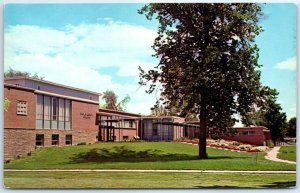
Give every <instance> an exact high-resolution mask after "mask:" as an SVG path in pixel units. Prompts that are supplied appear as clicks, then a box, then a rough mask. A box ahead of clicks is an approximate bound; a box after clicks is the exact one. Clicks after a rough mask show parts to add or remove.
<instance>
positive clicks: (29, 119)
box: [4, 87, 36, 129]
mask: <svg viewBox="0 0 300 193" xmlns="http://www.w3.org/2000/svg"><path fill="white" fill-rule="evenodd" d="M4 96H5V97H7V98H8V99H9V101H10V105H9V108H8V111H7V112H4V128H6V129H9V128H13V129H15V128H22V129H35V116H36V113H35V111H36V95H35V94H34V91H33V90H30V89H19V88H13V87H5V88H4ZM18 101H26V102H27V109H28V111H27V115H17V102H18ZM20 123H22V124H20Z"/></svg>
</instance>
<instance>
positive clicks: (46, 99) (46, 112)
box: [44, 96, 50, 120]
mask: <svg viewBox="0 0 300 193" xmlns="http://www.w3.org/2000/svg"><path fill="white" fill-rule="evenodd" d="M44 120H50V97H49V96H45V97H44Z"/></svg>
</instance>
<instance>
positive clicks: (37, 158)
mask: <svg viewBox="0 0 300 193" xmlns="http://www.w3.org/2000/svg"><path fill="white" fill-rule="evenodd" d="M197 152H198V147H197V146H194V145H189V144H183V143H179V142H135V143H133V142H127V143H126V142H123V143H99V144H92V145H84V146H69V147H50V148H42V149H38V150H36V151H34V152H33V153H32V155H31V156H28V157H24V158H21V159H19V160H15V161H13V162H11V163H9V164H5V165H4V167H5V168H7V169H205V170H296V165H294V164H287V163H279V162H273V161H269V160H265V159H264V155H265V153H259V154H258V156H257V160H256V155H257V154H256V153H244V152H243V153H242V152H241V153H237V152H231V151H225V150H218V149H213V148H207V152H208V155H209V159H207V160H199V159H197Z"/></svg>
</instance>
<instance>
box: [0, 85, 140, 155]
mask: <svg viewBox="0 0 300 193" xmlns="http://www.w3.org/2000/svg"><path fill="white" fill-rule="evenodd" d="M37 94H38V93H36V92H35V90H34V89H28V88H24V87H20V86H14V85H5V88H4V95H5V97H7V98H8V100H9V101H10V105H9V108H8V111H7V112H5V114H4V159H5V160H11V159H15V158H17V157H20V156H25V155H27V154H28V153H30V152H32V151H34V149H35V148H36V135H42V136H43V146H45V147H47V146H52V135H55V134H56V135H58V136H59V142H58V145H59V146H65V145H66V135H72V145H76V144H78V143H86V144H90V143H95V142H98V134H99V125H98V124H99V123H98V121H97V119H98V116H99V113H100V114H101V113H105V114H109V115H120V116H126V117H133V118H134V117H140V115H136V114H131V113H125V112H119V111H113V110H106V109H101V110H100V112H99V104H98V103H97V102H96V101H95V102H93V101H90V102H88V101H86V100H84V101H81V100H76V99H71V116H70V117H71V130H60V129H37V128H36V117H37V115H36V108H37ZM17 101H25V102H27V115H18V114H17ZM134 125H136V127H133V128H115V138H116V139H115V140H116V141H121V140H125V138H127V137H128V139H129V140H130V139H133V138H134V137H135V136H137V135H138V134H137V125H138V122H136V123H135V124H134ZM104 135H105V133H104Z"/></svg>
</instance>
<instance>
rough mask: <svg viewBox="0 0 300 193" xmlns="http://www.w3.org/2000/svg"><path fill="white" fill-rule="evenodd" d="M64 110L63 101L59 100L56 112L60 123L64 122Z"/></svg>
mask: <svg viewBox="0 0 300 193" xmlns="http://www.w3.org/2000/svg"><path fill="white" fill-rule="evenodd" d="M64 108H65V101H64V99H59V110H58V114H59V118H58V120H60V121H64V116H65V111H64Z"/></svg>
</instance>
